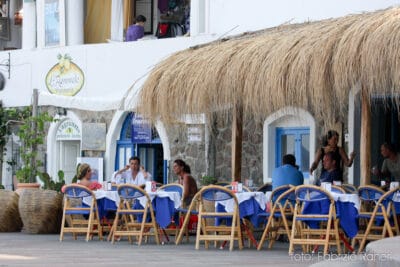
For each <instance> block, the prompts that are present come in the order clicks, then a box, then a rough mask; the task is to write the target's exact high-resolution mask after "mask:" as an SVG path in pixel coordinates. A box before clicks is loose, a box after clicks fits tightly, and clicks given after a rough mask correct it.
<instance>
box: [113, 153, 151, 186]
mask: <svg viewBox="0 0 400 267" xmlns="http://www.w3.org/2000/svg"><path fill="white" fill-rule="evenodd" d="M113 178H114V179H113V180H115V182H116V183H117V184H123V183H126V184H134V185H144V184H146V179H145V178H144V176H143V172H141V171H140V159H139V158H138V157H131V158H130V159H129V165H127V166H126V167H125V168H123V169H122V170H119V171H117V172H116V173H115V174H114V177H113Z"/></svg>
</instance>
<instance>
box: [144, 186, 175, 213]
mask: <svg viewBox="0 0 400 267" xmlns="http://www.w3.org/2000/svg"><path fill="white" fill-rule="evenodd" d="M147 194H148V195H149V197H150V200H151V201H153V199H154V198H155V197H168V198H169V199H171V200H172V201H173V202H174V206H175V209H177V208H179V207H180V206H181V205H182V200H181V196H180V194H179V193H178V192H171V191H162V190H161V191H157V192H148V193H147ZM139 202H140V205H142V206H143V207H144V206H145V205H146V203H147V199H146V198H145V197H141V198H139Z"/></svg>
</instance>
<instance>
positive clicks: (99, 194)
mask: <svg viewBox="0 0 400 267" xmlns="http://www.w3.org/2000/svg"><path fill="white" fill-rule="evenodd" d="M93 193H94V195H95V196H96V199H102V198H107V199H109V200H112V201H114V202H115V205H116V206H117V207H118V205H119V195H118V192H117V191H104V190H101V189H99V190H96V191H93ZM90 202H92V197H85V198H83V203H85V204H86V205H90Z"/></svg>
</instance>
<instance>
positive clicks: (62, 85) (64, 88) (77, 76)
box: [46, 54, 85, 96]
mask: <svg viewBox="0 0 400 267" xmlns="http://www.w3.org/2000/svg"><path fill="white" fill-rule="evenodd" d="M57 59H58V63H57V64H56V65H54V66H53V67H52V68H51V69H50V70H49V72H48V73H47V75H46V86H47V89H48V90H49V91H50V92H51V93H52V94H56V95H64V96H74V95H76V94H77V93H78V92H79V91H80V90H81V89H82V87H83V84H84V83H85V76H84V74H83V71H82V70H81V69H80V68H79V67H78V65H76V64H75V63H74V62H72V58H71V56H70V55H68V54H65V55H61V54H58V56H57Z"/></svg>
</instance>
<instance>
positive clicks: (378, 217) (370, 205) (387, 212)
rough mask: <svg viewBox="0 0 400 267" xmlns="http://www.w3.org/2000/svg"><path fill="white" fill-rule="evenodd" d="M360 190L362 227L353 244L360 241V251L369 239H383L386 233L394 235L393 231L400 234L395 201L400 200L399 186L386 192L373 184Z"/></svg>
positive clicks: (361, 187)
mask: <svg viewBox="0 0 400 267" xmlns="http://www.w3.org/2000/svg"><path fill="white" fill-rule="evenodd" d="M358 192H359V196H360V199H361V206H360V212H359V215H358V216H359V218H360V229H359V232H358V233H357V236H355V237H354V239H353V244H352V245H353V247H354V246H355V242H356V241H360V246H359V250H358V252H359V253H360V252H361V251H362V250H363V249H364V246H365V243H366V241H367V240H379V239H382V238H384V237H385V236H386V233H388V234H389V236H390V237H392V236H393V231H395V232H396V234H397V235H398V234H399V226H398V222H397V217H396V210H395V207H394V203H395V202H396V203H399V202H400V192H399V188H397V189H393V190H391V191H389V192H386V193H385V192H384V191H383V190H382V189H380V188H379V187H376V186H372V185H367V186H360V187H359V188H358ZM397 196H398V197H397ZM390 218H392V220H393V226H392V225H391V224H390V222H389V219H390ZM379 221H383V225H380V224H378V223H377V222H379ZM363 225H364V226H365V227H366V229H365V231H364V230H363V229H361V228H363ZM372 231H374V233H372Z"/></svg>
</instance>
